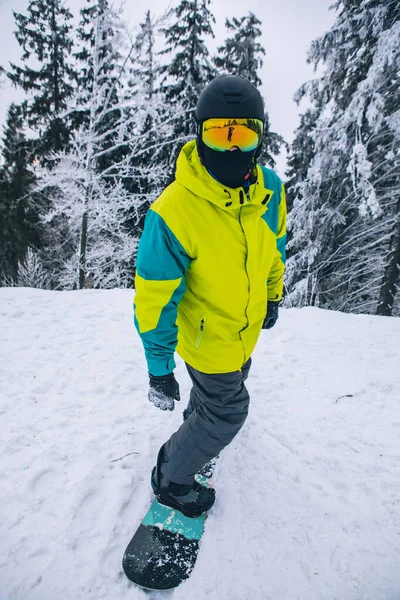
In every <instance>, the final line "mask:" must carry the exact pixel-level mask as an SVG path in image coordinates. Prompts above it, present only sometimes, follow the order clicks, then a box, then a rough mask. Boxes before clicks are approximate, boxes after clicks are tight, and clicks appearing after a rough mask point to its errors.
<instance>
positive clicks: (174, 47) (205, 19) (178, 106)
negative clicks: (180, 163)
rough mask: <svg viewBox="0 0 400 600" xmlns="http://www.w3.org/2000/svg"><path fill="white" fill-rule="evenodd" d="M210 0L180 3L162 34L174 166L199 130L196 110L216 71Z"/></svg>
mask: <svg viewBox="0 0 400 600" xmlns="http://www.w3.org/2000/svg"><path fill="white" fill-rule="evenodd" d="M209 5H210V0H181V1H180V3H179V5H178V6H177V7H175V8H173V9H171V11H170V14H169V17H170V18H171V20H172V24H171V25H170V26H169V27H165V28H164V29H163V30H162V31H163V33H164V35H165V49H164V50H163V51H162V52H161V54H162V55H164V56H167V57H169V58H170V62H168V63H167V64H165V65H164V66H163V68H162V73H163V74H164V78H163V80H162V87H161V89H162V92H163V94H164V97H165V102H166V105H167V106H168V108H169V114H170V116H171V117H173V118H174V137H175V139H176V143H175V145H174V146H172V147H171V148H170V149H169V151H168V157H169V164H170V165H174V164H175V160H176V158H177V155H178V152H179V149H180V147H181V146H182V145H183V143H184V142H186V141H188V140H189V139H190V138H192V137H194V136H195V134H196V127H195V121H194V109H195V107H196V103H197V99H198V97H199V95H200V92H201V91H202V89H203V88H204V86H205V85H206V84H207V83H208V82H209V81H211V80H212V79H213V78H214V76H215V74H216V72H215V69H214V67H213V66H212V63H211V61H210V60H209V58H208V56H209V52H208V49H207V45H206V39H207V37H214V33H213V29H212V24H213V23H214V22H215V19H214V16H213V15H212V13H211V11H210V9H209Z"/></svg>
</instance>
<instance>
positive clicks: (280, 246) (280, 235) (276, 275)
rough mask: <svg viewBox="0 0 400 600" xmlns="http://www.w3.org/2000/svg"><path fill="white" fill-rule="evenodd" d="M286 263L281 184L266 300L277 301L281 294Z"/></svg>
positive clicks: (284, 203)
mask: <svg viewBox="0 0 400 600" xmlns="http://www.w3.org/2000/svg"><path fill="white" fill-rule="evenodd" d="M285 264H286V196H285V188H284V186H283V184H282V187H281V193H280V198H279V205H278V223H277V231H276V250H275V258H274V262H273V263H272V267H271V270H270V272H269V275H268V281H267V285H268V300H274V301H276V302H278V301H279V300H281V298H282V294H283V275H284V272H285Z"/></svg>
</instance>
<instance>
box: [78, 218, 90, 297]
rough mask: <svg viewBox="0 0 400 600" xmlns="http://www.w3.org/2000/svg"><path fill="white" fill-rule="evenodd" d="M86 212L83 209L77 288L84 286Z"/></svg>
mask: <svg viewBox="0 0 400 600" xmlns="http://www.w3.org/2000/svg"><path fill="white" fill-rule="evenodd" d="M87 229H88V214H87V211H85V212H84V213H83V215H82V232H81V248H80V253H79V289H80V290H83V288H84V287H85V277H86V275H85V270H86V244H87Z"/></svg>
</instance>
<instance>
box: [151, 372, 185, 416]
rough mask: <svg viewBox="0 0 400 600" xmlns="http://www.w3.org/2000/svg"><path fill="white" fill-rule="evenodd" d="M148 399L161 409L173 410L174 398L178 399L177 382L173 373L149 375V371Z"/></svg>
mask: <svg viewBox="0 0 400 600" xmlns="http://www.w3.org/2000/svg"><path fill="white" fill-rule="evenodd" d="M149 380H150V383H149V386H150V387H149V400H150V402H152V403H153V404H154V406H157V408H161V410H174V408H175V400H180V399H181V398H180V395H179V384H178V382H177V381H176V379H175V376H174V374H173V373H168V375H151V374H150V373H149Z"/></svg>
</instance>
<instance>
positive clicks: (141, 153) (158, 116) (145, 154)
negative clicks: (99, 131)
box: [126, 10, 173, 235]
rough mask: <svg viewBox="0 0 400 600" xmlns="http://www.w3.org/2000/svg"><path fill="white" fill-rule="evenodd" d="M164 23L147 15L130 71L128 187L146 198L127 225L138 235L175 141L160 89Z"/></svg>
mask: <svg viewBox="0 0 400 600" xmlns="http://www.w3.org/2000/svg"><path fill="white" fill-rule="evenodd" d="M162 22H163V17H161V19H155V18H154V17H153V16H152V15H151V13H150V11H149V10H147V11H146V14H145V20H144V22H143V23H140V25H139V31H138V33H137V36H136V39H135V44H134V50H133V53H132V58H131V65H130V71H129V81H128V85H129V92H130V95H131V99H132V100H131V106H130V109H129V110H130V121H131V133H130V137H131V139H132V140H134V145H135V153H134V154H132V158H131V167H132V178H131V179H130V180H129V182H128V185H129V189H130V191H131V192H134V193H135V194H137V195H142V197H143V203H139V204H135V206H132V210H131V211H130V214H129V216H128V219H127V221H126V225H127V226H128V227H129V228H130V229H131V230H132V231H133V232H134V233H135V235H140V233H141V231H142V229H143V224H144V217H145V214H146V212H147V209H148V207H149V205H150V204H151V202H152V201H153V200H155V198H156V197H157V196H158V195H159V194H160V192H161V190H162V189H163V188H164V187H165V185H166V183H167V179H168V160H167V155H168V147H169V145H170V144H171V141H172V140H173V119H172V118H171V114H170V113H169V110H168V107H167V106H166V104H165V102H164V98H163V95H162V93H161V91H160V89H159V87H158V80H159V76H160V64H159V56H158V55H157V53H156V52H155V43H156V36H157V35H158V33H159V28H160V24H161V23H162Z"/></svg>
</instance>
